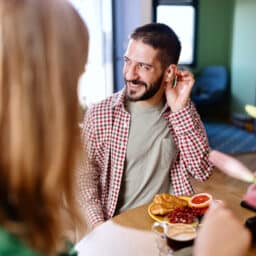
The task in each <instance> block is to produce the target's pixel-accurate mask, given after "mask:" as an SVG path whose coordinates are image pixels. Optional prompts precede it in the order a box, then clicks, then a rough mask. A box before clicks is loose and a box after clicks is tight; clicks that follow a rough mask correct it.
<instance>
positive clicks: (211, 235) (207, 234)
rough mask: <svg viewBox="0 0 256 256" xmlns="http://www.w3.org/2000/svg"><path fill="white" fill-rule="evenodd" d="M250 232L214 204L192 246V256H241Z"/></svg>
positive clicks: (244, 253)
mask: <svg viewBox="0 0 256 256" xmlns="http://www.w3.org/2000/svg"><path fill="white" fill-rule="evenodd" d="M250 242H251V235H250V232H249V231H248V230H247V229H246V228H245V227H244V226H243V225H242V223H241V222H239V220H238V219H237V218H236V217H235V216H234V214H233V213H232V212H231V210H229V209H227V208H226V207H224V206H222V205H219V204H216V203H215V204H214V205H212V206H211V207H210V209H209V210H208V212H207V213H206V215H205V217H204V220H203V222H202V227H201V228H200V230H199V232H198V236H197V238H196V241H195V246H194V254H193V255H194V256H216V255H218V256H231V255H232V256H243V255H246V253H247V251H248V249H249V246H250Z"/></svg>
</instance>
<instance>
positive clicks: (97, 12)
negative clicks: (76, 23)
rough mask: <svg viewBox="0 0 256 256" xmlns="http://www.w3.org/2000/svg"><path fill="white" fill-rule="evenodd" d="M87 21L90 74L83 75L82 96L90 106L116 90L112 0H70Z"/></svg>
mask: <svg viewBox="0 0 256 256" xmlns="http://www.w3.org/2000/svg"><path fill="white" fill-rule="evenodd" d="M70 2H71V3H72V4H73V6H74V7H75V8H76V9H77V10H78V12H79V14H80V15H81V17H82V18H83V19H84V20H85V22H86V24H87V26H88V30H89V36H90V44H89V56H88V63H87V66H86V73H84V74H83V75H82V76H81V79H80V81H79V86H78V96H79V101H80V103H81V105H82V106H83V107H84V106H85V105H90V104H92V103H95V102H97V101H99V100H102V99H104V98H106V96H108V95H110V94H112V92H113V81H112V80H113V78H112V76H113V74H112V73H113V71H112V52H111V50H112V9H111V8H112V5H111V0H86V1H85V0H70Z"/></svg>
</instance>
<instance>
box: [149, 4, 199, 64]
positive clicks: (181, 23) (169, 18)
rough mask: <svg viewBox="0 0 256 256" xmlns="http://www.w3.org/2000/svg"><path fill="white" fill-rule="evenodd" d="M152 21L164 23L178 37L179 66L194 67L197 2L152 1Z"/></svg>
mask: <svg viewBox="0 0 256 256" xmlns="http://www.w3.org/2000/svg"><path fill="white" fill-rule="evenodd" d="M153 4H154V6H153V12H154V13H153V19H154V21H156V22H160V23H165V24H166V25H168V26H170V27H171V28H172V29H173V30H174V31H175V32H176V34H177V35H178V37H179V38H180V41H181V45H182V50H181V56H180V60H179V64H181V65H188V66H194V65H195V56H196V54H195V49H196V26H197V5H198V1H197V0H154V1H153Z"/></svg>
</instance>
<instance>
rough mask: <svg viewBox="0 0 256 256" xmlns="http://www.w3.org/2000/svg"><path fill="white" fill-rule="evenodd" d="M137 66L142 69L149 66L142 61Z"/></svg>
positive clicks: (146, 68) (147, 68)
mask: <svg viewBox="0 0 256 256" xmlns="http://www.w3.org/2000/svg"><path fill="white" fill-rule="evenodd" d="M139 67H140V68H142V69H144V70H149V69H150V67H149V66H148V65H146V64H143V63H140V64H139Z"/></svg>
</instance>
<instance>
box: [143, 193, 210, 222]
mask: <svg viewBox="0 0 256 256" xmlns="http://www.w3.org/2000/svg"><path fill="white" fill-rule="evenodd" d="M211 201H212V196H211V195H210V194H208V193H199V194H195V195H193V196H192V197H188V196H174V195H171V194H164V193H163V194H157V195H155V197H154V199H153V201H152V202H151V204H150V205H149V206H148V214H149V216H150V217H151V218H152V219H153V220H155V221H158V222H168V223H170V224H175V223H183V224H198V222H199V221H200V219H201V218H202V217H203V215H204V214H205V212H206V211H207V209H208V207H209V205H210V203H211Z"/></svg>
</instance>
